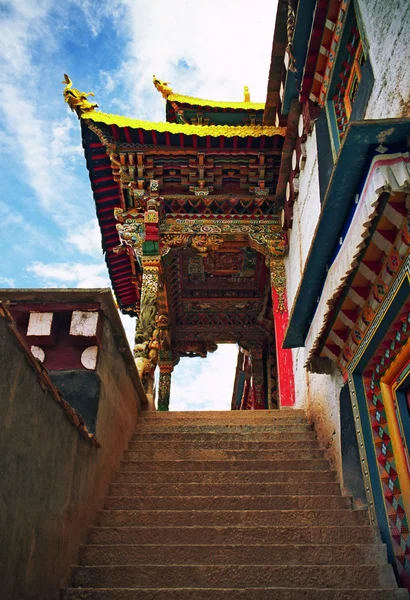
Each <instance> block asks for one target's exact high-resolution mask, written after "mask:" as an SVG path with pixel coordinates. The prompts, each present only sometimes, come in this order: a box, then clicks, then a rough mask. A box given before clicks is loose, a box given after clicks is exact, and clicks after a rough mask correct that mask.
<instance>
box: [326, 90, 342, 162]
mask: <svg viewBox="0 0 410 600" xmlns="http://www.w3.org/2000/svg"><path fill="white" fill-rule="evenodd" d="M325 111H326V119H327V123H328V125H329V137H330V146H331V148H332V154H333V162H336V160H337V153H338V152H339V150H340V137H339V132H338V129H337V125H336V112H335V103H334V102H333V100H326V102H325Z"/></svg>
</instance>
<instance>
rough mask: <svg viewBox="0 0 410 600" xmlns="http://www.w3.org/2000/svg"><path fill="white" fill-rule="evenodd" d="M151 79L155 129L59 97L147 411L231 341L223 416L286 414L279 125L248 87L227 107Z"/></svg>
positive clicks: (290, 388)
mask: <svg viewBox="0 0 410 600" xmlns="http://www.w3.org/2000/svg"><path fill="white" fill-rule="evenodd" d="M67 80H68V81H69V78H67ZM154 85H155V87H156V88H157V90H158V91H159V92H160V93H161V94H162V96H163V97H164V99H165V101H166V119H167V122H166V123H150V122H145V121H135V120H133V119H127V118H123V117H117V116H114V115H107V114H105V113H101V112H97V111H96V110H95V108H96V106H95V105H92V104H90V103H89V102H87V101H86V100H85V95H84V94H82V93H81V92H79V91H78V90H75V89H74V88H72V85H71V82H70V83H68V84H67V86H66V89H65V91H64V95H65V98H66V101H67V103H68V104H69V105H70V106H71V108H72V109H73V110H74V111H75V112H77V115H78V116H79V118H80V119H81V121H82V135H83V144H84V148H85V153H86V158H87V166H88V169H89V172H90V178H91V182H92V187H93V191H94V197H95V201H96V208H97V216H98V219H99V222H100V226H101V230H102V235H103V245H104V249H105V250H106V261H107V265H108V268H109V271H110V275H111V280H112V285H113V289H114V292H115V294H116V297H117V300H118V304H119V306H120V308H121V310H122V311H123V312H124V313H127V314H129V315H132V316H137V317H138V322H137V327H136V335H135V348H134V354H135V360H136V364H137V366H138V370H139V372H140V375H141V378H142V380H143V382H144V387H145V390H146V393H147V395H148V397H149V398H150V401H151V404H153V383H154V372H155V369H156V368H157V367H158V368H159V372H160V375H159V385H158V388H159V402H158V408H159V409H160V410H168V406H169V395H170V386H171V374H172V371H173V369H174V367H175V365H176V364H177V362H178V360H179V359H180V357H181V356H207V354H208V353H209V352H212V351H213V350H214V349H215V348H216V344H217V343H223V342H230V343H237V344H238V345H239V347H240V349H241V350H240V356H239V358H238V373H239V374H240V373H243V375H238V378H237V379H236V380H235V390H234V396H235V400H234V401H233V403H232V408H233V409H247V408H259V409H261V408H269V407H271V408H272V407H278V408H280V407H281V406H292V405H293V404H294V383H293V369H292V357H291V353H290V351H289V350H283V349H282V341H283V337H284V333H285V329H286V326H287V322H288V314H287V302H286V277H285V267H284V264H283V257H284V255H285V254H286V252H287V238H286V233H285V231H284V230H283V228H282V226H281V225H280V224H279V211H280V208H281V206H280V205H279V203H278V202H277V200H276V197H275V195H274V193H275V189H276V186H277V183H278V178H279V171H280V163H281V156H282V147H283V142H284V136H285V129H284V128H283V127H273V126H264V125H262V120H263V111H264V104H259V103H254V102H251V101H250V95H249V90H247V89H246V90H245V97H244V100H243V101H242V102H232V103H227V102H215V101H211V100H200V99H197V98H190V97H188V96H180V95H179V94H175V93H174V92H173V90H172V89H171V87H170V86H169V84H166V83H164V82H162V81H160V80H159V79H157V78H156V77H154ZM272 382H274V383H272ZM242 384H243V385H242ZM241 390H242V391H241ZM241 394H242V396H243V397H242V396H241ZM239 396H241V398H240V400H239V399H238V398H239Z"/></svg>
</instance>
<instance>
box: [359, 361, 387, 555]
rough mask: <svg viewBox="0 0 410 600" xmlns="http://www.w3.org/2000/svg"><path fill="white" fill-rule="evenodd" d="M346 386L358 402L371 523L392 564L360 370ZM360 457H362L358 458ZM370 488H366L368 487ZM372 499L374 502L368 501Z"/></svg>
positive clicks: (363, 467)
mask: <svg viewBox="0 0 410 600" xmlns="http://www.w3.org/2000/svg"><path fill="white" fill-rule="evenodd" d="M349 389H350V390H351V393H352V392H353V393H352V395H351V400H352V406H353V405H354V404H355V400H356V402H357V409H358V415H356V419H357V416H358V417H359V418H358V419H357V420H356V422H357V423H358V425H357V427H356V435H357V436H358V438H357V441H358V444H359V450H360V445H361V444H362V445H363V448H362V449H363V450H364V453H365V455H366V459H365V460H361V462H362V470H363V476H364V479H365V490H366V494H367V493H368V494H369V498H371V500H370V504H369V512H370V519H371V522H372V524H373V525H374V524H376V521H377V524H378V526H379V529H380V533H381V536H382V540H383V542H384V543H385V544H386V547H387V556H388V560H389V562H390V563H392V564H394V563H395V560H396V558H395V554H394V551H393V544H392V539H391V533H390V527H389V523H388V519H387V514H386V505H385V503H384V496H383V488H382V485H381V481H380V471H379V466H378V463H377V456H376V448H375V445H374V438H373V433H372V428H371V425H370V415H369V407H368V403H367V399H366V394H365V391H364V384H363V378H362V376H361V374H360V373H356V372H355V373H353V374H352V375H350V376H349ZM359 423H360V424H359ZM361 459H362V457H361ZM367 488H369V489H367ZM372 502H373V504H371V503H372Z"/></svg>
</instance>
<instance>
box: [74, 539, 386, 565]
mask: <svg viewBox="0 0 410 600" xmlns="http://www.w3.org/2000/svg"><path fill="white" fill-rule="evenodd" d="M386 561H387V553H386V547H385V546H384V544H351V546H350V547H349V552H346V547H345V546H339V545H335V544H329V545H323V544H282V545H277V544H256V545H255V544H252V545H233V544H229V545H226V544H224V545H216V544H212V545H172V546H164V545H161V544H160V545H130V544H125V545H112V546H103V545H96V546H93V545H88V546H81V548H80V553H79V563H80V565H88V566H93V565H155V564H160V565H175V564H178V565H250V564H252V565H271V564H275V565H298V566H299V565H341V564H342V565H355V564H360V565H381V564H385V563H386Z"/></svg>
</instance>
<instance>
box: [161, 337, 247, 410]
mask: <svg viewBox="0 0 410 600" xmlns="http://www.w3.org/2000/svg"><path fill="white" fill-rule="evenodd" d="M237 357H238V349H237V346H236V345H235V344H219V346H218V350H216V352H214V353H213V354H208V356H207V358H182V359H181V361H180V362H179V364H178V365H177V366H176V367H175V369H174V372H173V373H172V379H171V400H170V410H230V408H231V400H232V392H233V383H234V377H235V368H236V362H237Z"/></svg>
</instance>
